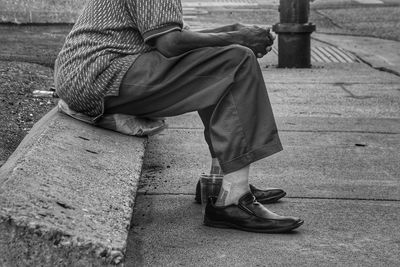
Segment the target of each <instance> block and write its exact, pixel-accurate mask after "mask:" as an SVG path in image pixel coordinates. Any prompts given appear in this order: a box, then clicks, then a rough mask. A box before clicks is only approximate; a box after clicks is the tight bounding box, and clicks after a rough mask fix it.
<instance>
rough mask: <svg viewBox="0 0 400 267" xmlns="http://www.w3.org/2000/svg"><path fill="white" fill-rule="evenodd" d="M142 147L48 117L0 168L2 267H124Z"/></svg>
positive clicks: (138, 140) (121, 137) (143, 144)
mask: <svg viewBox="0 0 400 267" xmlns="http://www.w3.org/2000/svg"><path fill="white" fill-rule="evenodd" d="M146 144H147V139H146V138H136V137H131V136H126V135H122V134H119V133H116V132H111V131H108V130H104V129H99V128H95V127H93V126H90V125H87V124H85V123H82V122H79V121H76V120H74V119H71V118H69V117H68V116H66V115H63V114H61V113H58V112H57V110H56V109H53V110H52V111H51V112H49V113H48V114H47V115H46V116H45V117H43V118H42V119H41V120H40V121H39V122H38V123H37V124H36V125H35V126H34V128H33V129H32V130H31V132H30V133H29V135H28V136H27V137H26V138H25V139H24V140H23V141H22V143H21V144H20V146H19V147H18V148H17V150H16V151H15V152H14V153H13V154H12V156H11V157H10V158H9V160H8V161H7V162H6V163H5V164H4V165H3V166H2V167H1V168H0V236H1V241H0V254H1V255H2V256H1V257H0V265H1V266H15V265H18V266H21V265H23V266H25V265H31V266H60V265H61V266H108V265H123V261H124V257H125V250H126V244H127V236H128V231H129V227H130V219H131V216H132V210H133V204H134V199H135V194H136V190H137V185H138V180H139V177H140V172H141V168H142V163H143V156H144V152H145V147H146Z"/></svg>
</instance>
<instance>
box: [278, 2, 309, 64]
mask: <svg viewBox="0 0 400 267" xmlns="http://www.w3.org/2000/svg"><path fill="white" fill-rule="evenodd" d="M309 1H310V0H280V6H279V13H280V23H277V24H275V25H274V26H273V31H274V32H276V33H277V34H278V51H279V53H278V67H279V68H310V67H311V41H310V40H311V33H312V32H313V31H315V29H316V27H315V25H314V24H312V23H309V22H308V16H309V12H310V2H309Z"/></svg>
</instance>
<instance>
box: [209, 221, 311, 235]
mask: <svg viewBox="0 0 400 267" xmlns="http://www.w3.org/2000/svg"><path fill="white" fill-rule="evenodd" d="M303 223H304V221H303V220H300V221H298V222H297V223H296V224H294V225H290V226H287V227H282V228H276V229H253V228H247V227H242V226H240V225H236V224H233V223H229V222H223V221H211V220H210V219H207V218H204V225H206V226H209V227H215V228H234V229H238V230H242V231H247V232H254V233H265V234H278V233H286V232H290V231H292V230H294V229H296V228H298V227H300V226H302V225H303Z"/></svg>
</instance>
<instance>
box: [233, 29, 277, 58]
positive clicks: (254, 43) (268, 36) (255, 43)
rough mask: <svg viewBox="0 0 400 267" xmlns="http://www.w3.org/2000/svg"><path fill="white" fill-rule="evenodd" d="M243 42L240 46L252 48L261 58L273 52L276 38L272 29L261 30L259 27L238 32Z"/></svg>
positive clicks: (239, 42)
mask: <svg viewBox="0 0 400 267" xmlns="http://www.w3.org/2000/svg"><path fill="white" fill-rule="evenodd" d="M238 33H239V36H240V39H241V40H238V44H241V45H243V46H246V47H248V48H250V49H251V50H252V51H253V52H254V54H255V55H256V56H257V57H258V58H261V57H263V56H265V55H266V54H267V53H268V52H270V51H271V50H272V45H273V44H274V40H275V36H274V35H273V34H272V33H271V29H270V28H261V27H258V26H251V27H242V28H241V29H239V30H238Z"/></svg>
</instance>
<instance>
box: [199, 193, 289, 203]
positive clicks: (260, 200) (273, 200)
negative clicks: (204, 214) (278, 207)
mask: <svg viewBox="0 0 400 267" xmlns="http://www.w3.org/2000/svg"><path fill="white" fill-rule="evenodd" d="M284 196H286V192H283V193H282V194H280V195H276V196H274V197H269V198H264V199H258V198H256V199H257V201H258V202H260V203H261V204H271V203H275V202H277V201H278V200H279V199H281V198H283V197H284ZM194 201H195V202H196V203H197V204H201V199H200V198H197V197H195V198H194Z"/></svg>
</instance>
